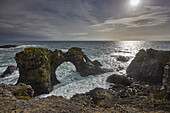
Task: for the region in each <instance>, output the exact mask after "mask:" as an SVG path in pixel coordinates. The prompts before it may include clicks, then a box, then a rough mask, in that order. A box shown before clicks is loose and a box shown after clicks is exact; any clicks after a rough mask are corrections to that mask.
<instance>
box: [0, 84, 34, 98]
mask: <svg viewBox="0 0 170 113" xmlns="http://www.w3.org/2000/svg"><path fill="white" fill-rule="evenodd" d="M0 89H1V93H2V94H3V95H4V96H6V97H13V96H27V97H33V95H34V90H33V89H32V87H31V86H30V85H26V84H24V83H19V84H18V85H12V84H8V85H7V84H0Z"/></svg>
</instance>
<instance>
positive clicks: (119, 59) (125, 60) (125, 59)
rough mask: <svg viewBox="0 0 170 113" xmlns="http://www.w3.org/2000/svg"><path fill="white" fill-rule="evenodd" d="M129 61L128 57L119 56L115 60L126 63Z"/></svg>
mask: <svg viewBox="0 0 170 113" xmlns="http://www.w3.org/2000/svg"><path fill="white" fill-rule="evenodd" d="M129 60H130V58H129V57H128V56H119V57H118V58H117V61H121V62H128V61H129Z"/></svg>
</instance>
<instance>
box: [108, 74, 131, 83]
mask: <svg viewBox="0 0 170 113" xmlns="http://www.w3.org/2000/svg"><path fill="white" fill-rule="evenodd" d="M106 82H109V83H113V84H117V85H123V86H130V85H131V84H132V83H133V81H132V80H130V79H129V78H127V77H126V76H124V75H116V74H113V75H111V76H109V77H108V78H107V80H106Z"/></svg>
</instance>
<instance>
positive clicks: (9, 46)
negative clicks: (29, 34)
mask: <svg viewBox="0 0 170 113" xmlns="http://www.w3.org/2000/svg"><path fill="white" fill-rule="evenodd" d="M14 47H18V45H2V46H0V48H14Z"/></svg>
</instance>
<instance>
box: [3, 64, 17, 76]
mask: <svg viewBox="0 0 170 113" xmlns="http://www.w3.org/2000/svg"><path fill="white" fill-rule="evenodd" d="M16 70H17V67H16V66H8V67H7V69H6V70H5V71H4V73H3V74H2V75H1V76H0V77H7V76H10V75H11V74H12V73H13V72H14V71H16Z"/></svg>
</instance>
